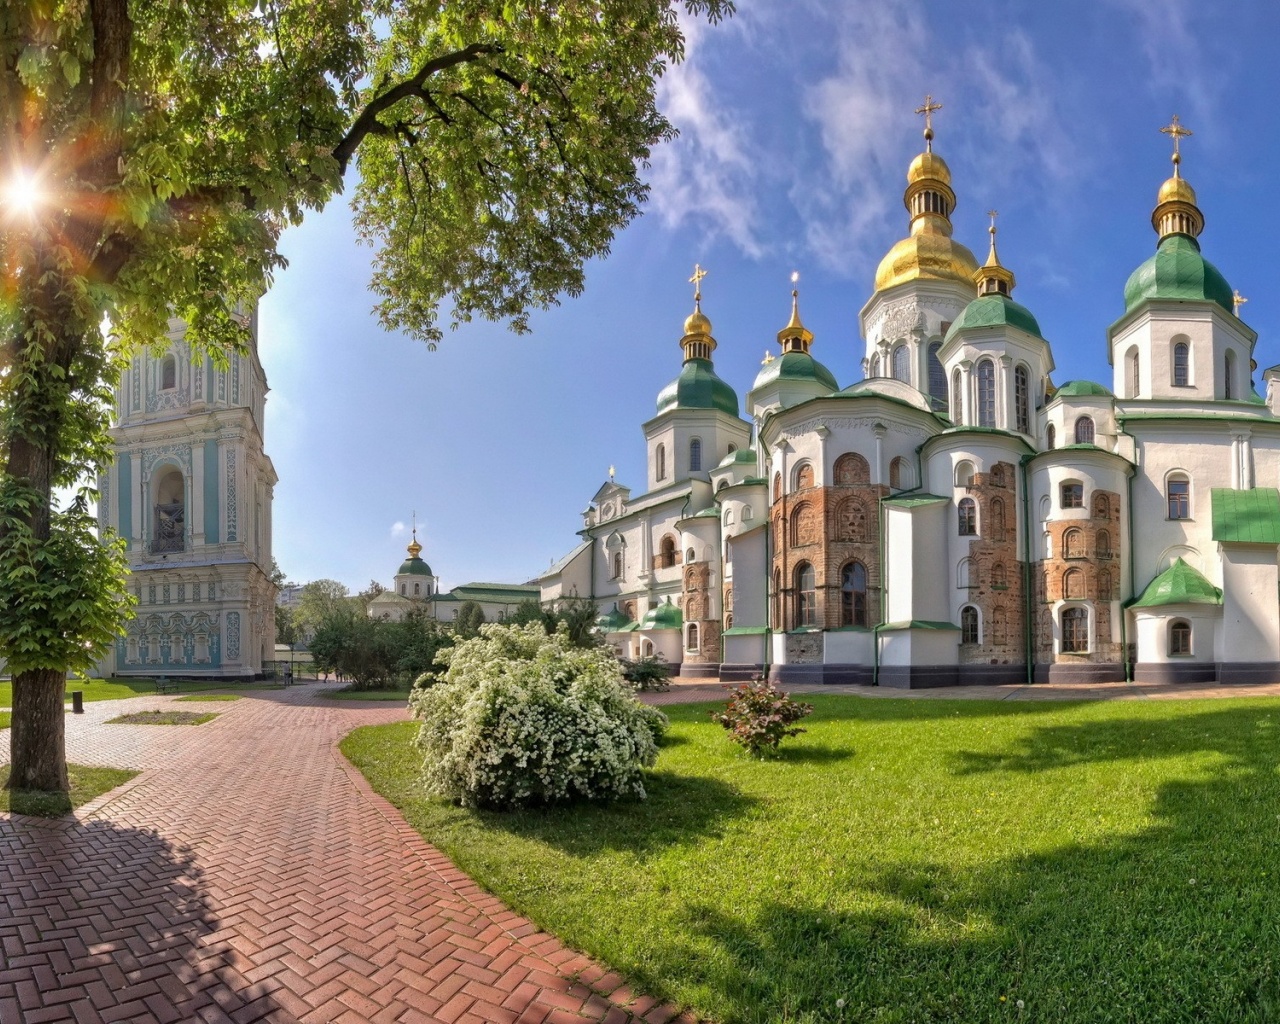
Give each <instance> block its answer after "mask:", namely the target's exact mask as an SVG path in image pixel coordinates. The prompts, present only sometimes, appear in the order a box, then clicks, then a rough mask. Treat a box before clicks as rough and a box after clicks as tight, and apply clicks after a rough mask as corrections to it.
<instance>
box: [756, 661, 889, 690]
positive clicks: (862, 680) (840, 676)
mask: <svg viewBox="0 0 1280 1024" xmlns="http://www.w3.org/2000/svg"><path fill="white" fill-rule="evenodd" d="M769 679H770V680H771V681H773V682H775V683H779V684H786V685H789V686H796V685H798V684H802V683H803V684H808V685H814V684H821V685H826V686H870V685H871V666H870V665H773V666H772V667H771V668H770V669H769Z"/></svg>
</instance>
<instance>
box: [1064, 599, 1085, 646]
mask: <svg viewBox="0 0 1280 1024" xmlns="http://www.w3.org/2000/svg"><path fill="white" fill-rule="evenodd" d="M1062 652H1063V653H1064V654H1088V653H1089V613H1088V611H1086V610H1085V609H1084V608H1064V609H1063V610H1062Z"/></svg>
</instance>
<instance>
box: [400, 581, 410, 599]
mask: <svg viewBox="0 0 1280 1024" xmlns="http://www.w3.org/2000/svg"><path fill="white" fill-rule="evenodd" d="M408 592H409V585H408V584H407V583H401V584H400V596H401V597H405V596H406V595H407V594H408Z"/></svg>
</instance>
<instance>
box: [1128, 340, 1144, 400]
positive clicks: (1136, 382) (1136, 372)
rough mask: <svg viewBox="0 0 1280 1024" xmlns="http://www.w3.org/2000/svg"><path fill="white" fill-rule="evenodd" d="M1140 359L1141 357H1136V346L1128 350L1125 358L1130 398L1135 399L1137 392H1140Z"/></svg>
mask: <svg viewBox="0 0 1280 1024" xmlns="http://www.w3.org/2000/svg"><path fill="white" fill-rule="evenodd" d="M1140 359H1141V357H1140V356H1139V355H1138V349H1137V347H1136V346H1135V347H1134V348H1131V349H1129V354H1128V356H1127V357H1126V358H1125V363H1126V376H1127V383H1128V385H1129V397H1130V398H1137V397H1138V394H1139V392H1141V390H1142V364H1141V362H1140Z"/></svg>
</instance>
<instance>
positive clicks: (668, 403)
mask: <svg viewBox="0 0 1280 1024" xmlns="http://www.w3.org/2000/svg"><path fill="white" fill-rule="evenodd" d="M669 409H719V410H720V411H721V412H727V413H728V414H729V415H730V416H737V415H738V395H737V393H736V392H735V391H734V390H733V388H731V387H730V386H729V385H728V384H726V383H725V382H724V381H722V380H721V379H720V378H719V377H717V376H716V371H715V367H714V366H712V365H711V360H710V359H686V360H685V363H684V366H682V367H681V368H680V376H679V377H677V378H676V379H675V380H673V381H672V382H671V383H670V384H668V385H667V386H666V387H665V388H663V389H662V390H661V391H659V392H658V412H660V413H663V412H666V411H668V410H669Z"/></svg>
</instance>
